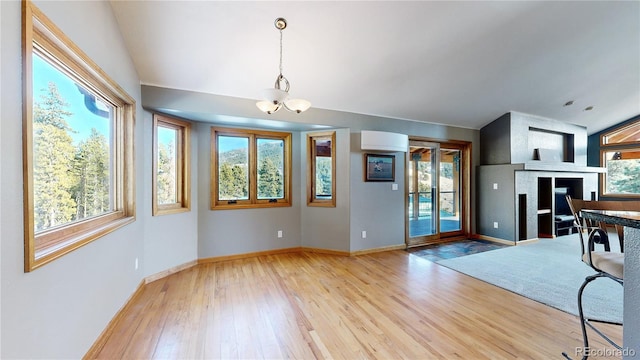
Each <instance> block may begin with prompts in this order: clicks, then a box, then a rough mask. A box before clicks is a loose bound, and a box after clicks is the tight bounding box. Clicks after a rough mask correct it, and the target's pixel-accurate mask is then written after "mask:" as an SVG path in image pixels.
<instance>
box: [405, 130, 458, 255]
mask: <svg viewBox="0 0 640 360" xmlns="http://www.w3.org/2000/svg"><path fill="white" fill-rule="evenodd" d="M409 145H410V153H409V159H408V160H409V161H408V169H407V172H406V173H407V176H408V178H407V182H408V184H407V185H408V186H407V189H408V194H407V211H406V214H407V239H406V243H407V246H418V245H425V244H430V243H437V242H441V241H445V239H448V238H451V237H456V236H457V237H459V236H461V235H464V232H465V224H466V222H465V220H464V213H465V212H464V209H465V201H467V200H466V199H467V198H466V197H465V196H466V195H465V194H464V193H463V189H465V188H466V187H465V186H463V184H464V181H465V178H464V176H463V175H464V173H465V171H464V168H463V158H464V156H468V155H467V154H468V151H467V149H466V147H465V145H459V144H449V143H442V144H441V143H436V142H427V141H418V140H411V141H410V143H409Z"/></svg>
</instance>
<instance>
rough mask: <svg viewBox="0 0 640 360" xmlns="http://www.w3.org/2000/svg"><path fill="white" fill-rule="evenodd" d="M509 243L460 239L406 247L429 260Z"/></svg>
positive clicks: (471, 252) (481, 250)
mask: <svg viewBox="0 0 640 360" xmlns="http://www.w3.org/2000/svg"><path fill="white" fill-rule="evenodd" d="M507 246H509V245H504V244H499V243H496V242H492V241H486V240H461V241H455V242H450V243H444V244H435V245H426V246H420V247H415V248H410V249H407V251H408V252H410V253H411V254H413V255H416V256H420V257H421V258H424V259H426V260H429V261H433V262H436V261H439V260H443V259H451V258H456V257H460V256H466V255H471V254H477V253H481V252H485V251H490V250H496V249H501V248H504V247H507Z"/></svg>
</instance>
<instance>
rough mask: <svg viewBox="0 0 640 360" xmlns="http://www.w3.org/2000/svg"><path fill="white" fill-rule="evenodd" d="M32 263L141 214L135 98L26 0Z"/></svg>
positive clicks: (27, 210)
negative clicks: (136, 177)
mask: <svg viewBox="0 0 640 360" xmlns="http://www.w3.org/2000/svg"><path fill="white" fill-rule="evenodd" d="M23 7H24V11H23V60H24V76H23V79H24V84H23V91H24V93H23V103H24V112H23V114H24V119H23V129H24V135H23V136H24V141H23V144H24V147H23V159H24V160H23V161H24V164H25V166H24V174H23V177H24V219H25V221H24V224H25V237H24V238H25V240H24V241H25V271H32V270H34V269H35V268H37V267H39V266H42V265H44V264H46V263H48V262H50V261H52V260H54V259H57V258H58V257H60V256H62V255H64V254H66V253H68V252H69V251H72V250H74V249H76V248H78V247H80V246H82V245H84V244H86V243H88V242H90V241H93V240H95V239H96V238H98V237H100V236H102V235H104V234H107V233H109V232H111V231H114V230H115V229H117V228H119V227H121V226H123V225H125V224H128V223H129V222H131V221H133V220H134V216H135V203H134V199H133V188H134V180H133V158H132V157H131V155H126V154H132V153H133V141H132V140H133V123H134V100H133V99H132V98H131V97H130V96H129V95H128V94H126V93H125V92H124V91H123V90H122V89H121V88H120V87H119V86H118V85H117V84H116V83H115V82H114V81H113V80H111V79H110V78H108V77H107V76H106V74H104V73H103V72H102V71H100V70H99V68H98V66H97V65H95V64H94V63H93V62H92V61H91V60H90V59H89V58H88V57H87V56H86V55H85V54H84V53H82V52H80V50H79V49H78V48H77V47H76V46H75V45H74V44H73V43H72V42H71V41H70V40H69V39H68V38H67V37H66V36H65V35H64V34H63V33H62V32H61V31H60V30H59V29H58V28H57V27H56V26H55V25H54V24H53V23H51V21H50V20H49V19H47V18H46V17H45V16H44V14H42V13H41V12H40V10H38V8H37V7H35V6H34V5H33V4H32V3H31V2H28V1H25V2H23Z"/></svg>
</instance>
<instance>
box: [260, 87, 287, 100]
mask: <svg viewBox="0 0 640 360" xmlns="http://www.w3.org/2000/svg"><path fill="white" fill-rule="evenodd" d="M262 94H263V96H264V98H265V99H266V100H267V101H271V102H272V103H274V104H280V103H283V102H284V101H285V100H286V99H287V97H288V96H289V93H288V92H286V91H284V90H280V89H276V88H271V89H265V90H264V92H263V93H262Z"/></svg>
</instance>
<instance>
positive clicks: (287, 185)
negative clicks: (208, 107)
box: [211, 128, 291, 210]
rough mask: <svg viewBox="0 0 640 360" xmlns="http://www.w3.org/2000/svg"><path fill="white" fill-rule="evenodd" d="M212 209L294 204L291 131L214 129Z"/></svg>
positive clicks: (212, 134) (212, 135) (212, 142)
mask: <svg viewBox="0 0 640 360" xmlns="http://www.w3.org/2000/svg"><path fill="white" fill-rule="evenodd" d="M211 159H212V162H213V164H212V166H211V184H212V185H211V186H212V191H211V208H212V209H214V210H218V209H242V208H255V207H278V206H291V201H290V193H291V176H290V172H291V134H290V133H283V132H270V131H259V130H244V129H229V128H212V129H211Z"/></svg>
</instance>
